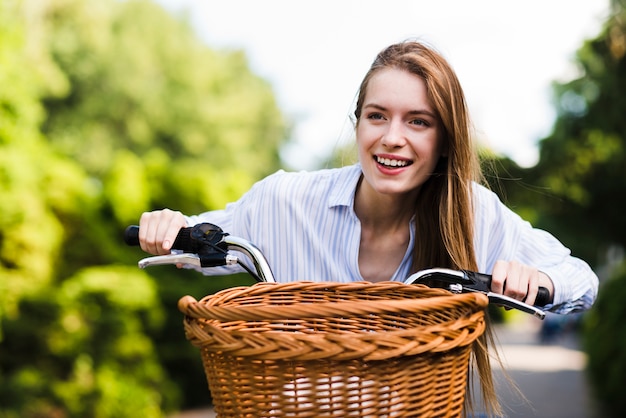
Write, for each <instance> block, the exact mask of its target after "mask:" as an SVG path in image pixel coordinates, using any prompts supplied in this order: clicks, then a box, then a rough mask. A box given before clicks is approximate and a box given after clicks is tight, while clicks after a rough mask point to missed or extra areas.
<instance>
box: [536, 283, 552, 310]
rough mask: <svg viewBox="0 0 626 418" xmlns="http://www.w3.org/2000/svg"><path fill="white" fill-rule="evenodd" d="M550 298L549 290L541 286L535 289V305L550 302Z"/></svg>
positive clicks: (544, 304) (543, 304)
mask: <svg viewBox="0 0 626 418" xmlns="http://www.w3.org/2000/svg"><path fill="white" fill-rule="evenodd" d="M550 299H551V298H550V291H549V290H548V289H547V288H545V287H543V286H539V289H537V297H536V298H535V306H539V307H541V306H546V305H547V304H549V303H550V302H551V300H550Z"/></svg>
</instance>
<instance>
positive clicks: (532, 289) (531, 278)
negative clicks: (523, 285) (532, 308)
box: [524, 267, 539, 305]
mask: <svg viewBox="0 0 626 418" xmlns="http://www.w3.org/2000/svg"><path fill="white" fill-rule="evenodd" d="M529 270H530V272H529V274H528V291H527V293H526V298H525V299H524V302H526V303H528V304H529V305H534V304H535V301H536V300H537V291H538V290H539V271H538V270H537V269H534V268H530V267H529Z"/></svg>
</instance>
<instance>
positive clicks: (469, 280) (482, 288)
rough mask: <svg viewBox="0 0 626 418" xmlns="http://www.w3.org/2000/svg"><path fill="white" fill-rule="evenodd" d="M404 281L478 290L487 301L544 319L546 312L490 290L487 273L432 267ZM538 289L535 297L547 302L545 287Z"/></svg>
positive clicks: (547, 295)
mask: <svg viewBox="0 0 626 418" xmlns="http://www.w3.org/2000/svg"><path fill="white" fill-rule="evenodd" d="M404 283H405V284H424V285H426V286H428V287H436V288H441V289H446V290H449V291H450V292H452V293H468V292H479V293H482V294H484V295H486V296H487V297H488V298H489V302H492V303H497V304H499V305H502V306H505V307H508V308H513V309H517V310H520V311H522V312H525V313H528V314H531V315H533V316H535V317H537V318H539V319H544V318H545V317H546V313H545V312H544V311H543V310H542V309H540V308H538V307H536V306H532V305H529V304H527V303H524V302H521V301H519V300H517V299H513V298H511V297H508V296H505V295H501V294H499V293H494V292H492V291H491V288H490V286H491V276H490V275H488V274H482V273H476V272H473V271H467V270H452V269H446V268H433V269H427V270H422V271H418V272H417V273H414V274H412V275H411V276H409V277H408V278H407V279H406V280H405V281H404ZM541 289H543V290H541ZM540 290H541V292H538V295H537V299H538V302H539V303H541V305H542V306H543V305H545V304H547V303H548V300H547V299H548V297H549V293H548V292H547V289H545V288H540ZM539 293H540V294H539ZM540 299H541V300H540Z"/></svg>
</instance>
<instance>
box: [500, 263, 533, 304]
mask: <svg viewBox="0 0 626 418" xmlns="http://www.w3.org/2000/svg"><path fill="white" fill-rule="evenodd" d="M524 273H525V271H524V266H523V265H522V264H520V263H518V262H516V261H510V262H509V264H508V270H507V273H506V279H505V283H504V295H505V296H508V297H510V298H513V299H517V300H523V299H524V298H525V297H526V293H527V292H528V279H527V278H526V277H525V276H524Z"/></svg>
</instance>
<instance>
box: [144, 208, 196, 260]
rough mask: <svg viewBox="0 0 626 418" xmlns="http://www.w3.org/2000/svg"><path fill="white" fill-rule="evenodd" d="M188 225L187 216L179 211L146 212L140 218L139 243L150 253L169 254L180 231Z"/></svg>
mask: <svg viewBox="0 0 626 418" xmlns="http://www.w3.org/2000/svg"><path fill="white" fill-rule="evenodd" d="M186 226H187V221H186V220H185V217H184V216H183V214H182V213H180V212H178V211H173V210H170V209H163V210H156V211H153V212H144V213H143V214H142V215H141V218H139V245H140V246H141V249H142V250H144V251H145V252H147V253H150V254H154V255H164V254H169V253H170V252H171V249H172V245H173V244H174V240H176V236H177V235H178V232H179V231H180V229H181V228H184V227H186Z"/></svg>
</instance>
